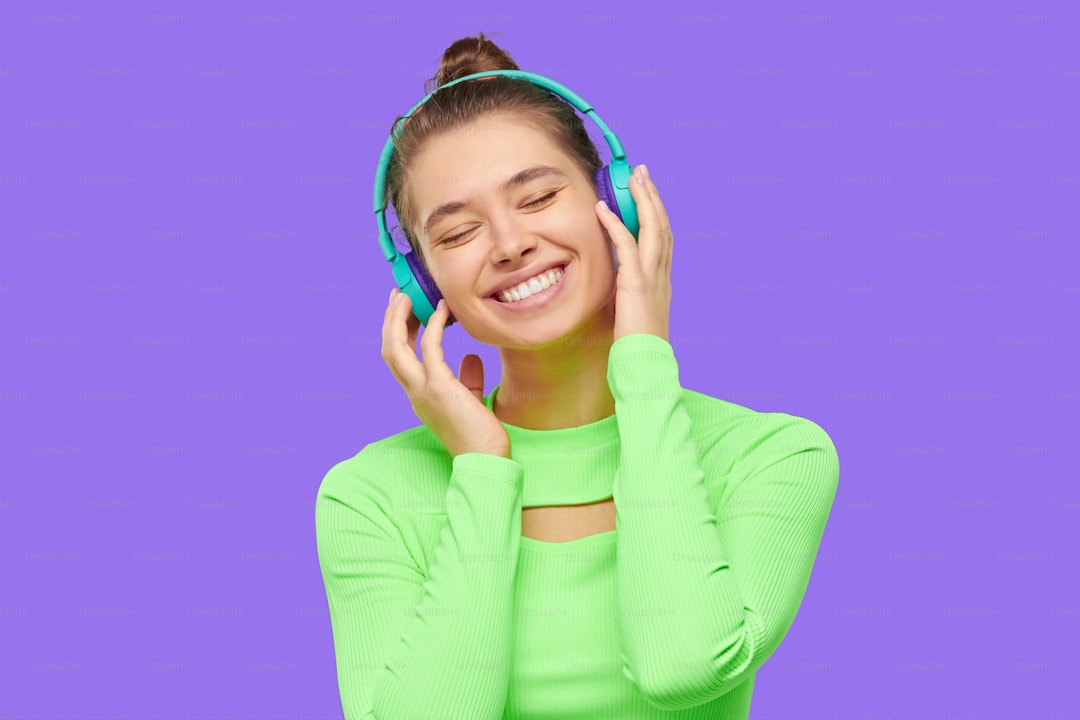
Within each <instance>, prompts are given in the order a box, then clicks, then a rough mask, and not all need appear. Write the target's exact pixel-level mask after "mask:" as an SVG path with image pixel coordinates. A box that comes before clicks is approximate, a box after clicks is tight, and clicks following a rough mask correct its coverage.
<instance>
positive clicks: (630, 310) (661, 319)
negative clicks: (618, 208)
mask: <svg viewBox="0 0 1080 720" xmlns="http://www.w3.org/2000/svg"><path fill="white" fill-rule="evenodd" d="M639 177H640V178H641V179H642V180H643V181H644V184H641V183H639V182H638V178H639ZM630 194H631V195H632V196H633V198H634V202H635V203H636V204H637V213H638V222H639V226H640V229H639V230H638V240H637V242H636V243H635V242H634V236H633V235H632V234H631V233H630V231H629V230H627V229H626V225H624V224H623V222H622V220H620V219H619V216H618V215H616V214H615V212H614V211H613V210H610V209H608V208H605V207H604V206H603V205H602V204H601V203H599V202H597V203H596V205H595V208H596V214H597V215H598V216H599V217H600V222H601V224H602V225H603V227H604V228H605V229H606V230H607V232H608V235H609V236H610V237H611V241H612V243H614V245H615V250H616V252H617V253H618V256H619V274H618V277H617V278H616V280H615V338H614V339H615V340H618V339H619V338H621V337H624V336H626V335H633V334H634V333H649V334H651V335H657V336H659V337H661V338H663V339H664V340H668V321H669V318H670V316H671V250H672V246H673V244H674V243H673V241H674V238H673V237H672V235H671V223H669V222H668V217H667V212H665V211H664V204H663V203H662V202H660V194H659V193H658V192H657V191H656V186H655V185H654V184H653V182H652V179H651V178H649V176H648V172H647V171H646V168H645V166H644V165H638V166H636V167H635V168H634V172H633V173H632V175H631V177H630ZM669 342H670V341H669Z"/></svg>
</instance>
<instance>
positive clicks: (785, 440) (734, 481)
mask: <svg viewBox="0 0 1080 720" xmlns="http://www.w3.org/2000/svg"><path fill="white" fill-rule="evenodd" d="M683 399H684V405H685V407H686V410H687V413H688V414H689V415H690V418H691V423H692V425H693V427H694V435H695V438H696V442H697V444H698V447H699V449H700V450H701V453H702V455H701V457H702V460H703V463H705V464H707V465H708V466H709V467H710V469H711V470H712V475H713V476H714V477H723V478H724V480H725V484H726V485H727V486H728V489H729V490H730V489H734V488H735V487H737V486H738V485H739V484H740V483H742V482H744V481H745V480H746V479H747V478H749V477H752V476H754V475H756V474H758V473H760V472H762V471H764V470H766V469H767V468H769V467H771V466H777V467H776V468H775V469H774V474H775V473H776V472H781V471H782V470H784V469H787V468H791V469H792V471H794V470H800V471H801V475H800V476H799V477H798V478H797V481H798V482H801V483H805V484H816V485H819V486H820V487H819V488H818V490H819V491H821V492H823V493H826V494H828V493H830V492H831V493H833V494H835V491H836V487H837V483H838V480H839V454H838V452H837V449H836V445H835V443H834V442H833V440H832V438H831V437H830V436H829V434H828V432H826V431H825V429H824V428H823V427H822V426H821V425H819V424H818V423H816V422H814V421H813V420H811V419H809V418H806V417H802V416H799V415H793V414H791V413H785V412H760V411H757V410H753V409H752V408H749V407H746V406H744V405H739V404H738V403H733V402H729V401H727V400H722V399H720V398H716V397H712V396H709V395H706V394H704V393H700V392H697V391H694V390H686V389H684V395H683ZM796 456H801V457H798V459H794V458H796Z"/></svg>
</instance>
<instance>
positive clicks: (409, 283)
mask: <svg viewBox="0 0 1080 720" xmlns="http://www.w3.org/2000/svg"><path fill="white" fill-rule="evenodd" d="M495 75H504V76H506V77H509V78H512V79H515V80H528V81H529V82H531V83H533V84H535V85H539V86H540V87H542V88H546V89H547V90H550V91H551V92H552V93H554V94H555V95H558V96H559V97H561V98H562V99H563V100H566V101H567V102H568V103H570V105H572V106H573V107H574V108H575V109H577V110H579V111H580V112H582V113H584V114H585V115H587V116H588V117H590V118H592V119H593V121H594V122H595V123H596V124H597V125H598V126H599V127H600V129H601V130H602V131H603V133H604V139H605V140H606V141H607V144H608V147H609V148H610V149H611V162H610V163H609V164H608V165H605V166H604V167H602V168H600V169H599V170H597V171H596V188H597V193H598V194H599V196H600V199H601V200H603V201H605V202H606V203H607V205H608V207H609V208H611V210H612V211H613V212H614V213H615V214H616V215H618V216H619V219H620V220H622V222H623V224H624V225H626V228H627V230H629V231H630V233H631V234H632V235H633V236H634V240H635V241H636V240H637V236H638V229H639V225H638V213H637V206H636V204H635V203H634V198H633V196H632V195H631V194H630V170H631V168H630V164H629V163H627V162H626V152H625V151H624V150H623V146H622V143H621V142H619V138H618V137H616V136H615V133H613V132H611V130H610V129H609V128H608V126H607V125H606V124H604V121H603V120H601V119H600V117H599V116H598V115H597V114H596V111H595V110H593V108H592V106H591V105H589V103H587V102H585V100H584V99H582V98H581V97H580V96H579V95H577V94H576V93H574V92H573V91H572V90H570V89H569V88H567V87H565V86H563V85H560V84H559V83H557V82H555V81H554V80H552V79H550V78H547V77H544V76H543V75H537V74H535V73H529V72H525V71H523V70H490V71H487V72H479V73H473V74H472V75H466V76H464V77H460V78H458V79H457V80H452V81H451V82H448V83H446V84H445V85H442V86H441V87H438V88H436V89H435V90H433V91H432V92H430V93H428V94H427V95H425V96H424V99H423V100H421V101H420V102H418V103H416V105H414V106H413V108H412V109H411V110H410V111H409V117H410V119H411V117H412V115H413V114H415V113H416V112H417V110H418V109H419V108H420V106H421V105H423V104H424V103H425V102H427V101H428V98H430V97H431V96H432V95H434V94H435V93H437V92H439V90H442V89H443V88H447V87H450V86H451V85H456V84H457V83H460V82H465V81H466V80H472V79H473V78H479V77H488V76H495ZM405 124H408V120H406V122H405V123H404V124H402V127H404V125H405ZM399 135H400V130H399V131H397V132H393V131H392V132H391V133H390V137H389V138H388V139H387V141H386V145H385V146H384V147H383V150H382V154H381V155H380V156H379V164H378V166H377V167H376V169H375V220H376V222H377V223H378V226H379V246H380V247H381V248H382V253H383V257H385V258H386V259H387V260H388V261H389V262H390V268H391V270H392V271H393V273H394V282H395V283H396V284H397V286H398V288H399V289H400V290H401V292H403V293H405V294H406V295H408V296H409V298H410V299H411V300H412V312H413V314H414V315H415V316H416V317H417V319H419V320H420V324H421V325H424V326H425V327H426V326H427V323H428V319H429V318H430V317H431V315H432V313H434V312H435V306H436V305H438V303H439V300H440V299H442V293H441V292H440V291H439V288H438V287H437V286H436V285H435V281H434V280H432V279H431V276H430V275H428V273H427V271H426V270H425V269H424V266H423V263H422V262H421V260H420V258H419V257H414V256H415V255H416V254H417V253H416V252H414V251H412V250H410V251H409V252H406V253H400V252H398V250H397V248H396V247H395V246H394V242H393V240H392V239H391V237H390V232H389V231H388V230H387V228H386V209H385V207H384V206H383V199H384V195H385V194H386V172H387V169H388V168H389V166H390V155H391V154H392V153H393V151H394V138H395V137H397V136H399ZM616 261H617V258H616ZM454 322H456V319H455V318H454V316H453V315H452V314H451V315H450V316H449V317H448V318H447V322H446V326H447V327H449V326H450V325H453V324H454Z"/></svg>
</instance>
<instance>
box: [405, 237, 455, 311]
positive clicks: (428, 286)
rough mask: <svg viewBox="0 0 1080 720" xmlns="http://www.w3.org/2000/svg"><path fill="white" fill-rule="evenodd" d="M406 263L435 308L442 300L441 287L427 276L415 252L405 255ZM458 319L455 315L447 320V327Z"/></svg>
mask: <svg viewBox="0 0 1080 720" xmlns="http://www.w3.org/2000/svg"><path fill="white" fill-rule="evenodd" d="M405 261H406V262H407V263H409V267H410V268H411V269H412V274H413V277H415V278H416V282H417V284H419V285H420V289H421V290H423V291H424V296H425V297H426V298H427V299H428V301H429V302H430V303H431V307H432V308H434V307H435V306H436V305H438V304H439V300H441V299H442V296H443V295H442V293H441V292H440V291H439V286H438V285H436V284H435V281H434V280H432V279H431V276H430V275H428V274H427V270H425V269H424V266H423V264H422V263H421V262H420V260H419V258H417V257H416V252H415V251H410V252H407V253H405ZM455 322H457V318H455V317H454V314H453V313H450V316H449V317H448V318H447V319H446V327H450V326H451V325H453V324H454V323H455Z"/></svg>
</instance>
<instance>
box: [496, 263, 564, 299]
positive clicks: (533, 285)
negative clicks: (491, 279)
mask: <svg viewBox="0 0 1080 720" xmlns="http://www.w3.org/2000/svg"><path fill="white" fill-rule="evenodd" d="M562 276H563V273H562V269H561V268H556V269H554V270H549V271H548V272H546V273H543V274H542V275H537V276H536V277H535V278H530V279H529V281H528V283H527V284H526V283H521V284H520V285H518V286H517V287H514V288H510V289H509V290H503V291H502V292H501V293H499V294H498V297H499V299H500V300H502V301H503V302H515V301H517V300H524V299H526V298H528V297H531V296H533V295H536V294H537V293H541V292H543V291H544V290H547V289H548V288H549V287H551V286H552V285H554V284H555V283H557V282H558V281H559V280H560V279H561V278H562Z"/></svg>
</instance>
